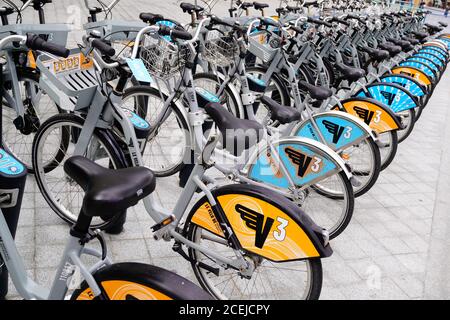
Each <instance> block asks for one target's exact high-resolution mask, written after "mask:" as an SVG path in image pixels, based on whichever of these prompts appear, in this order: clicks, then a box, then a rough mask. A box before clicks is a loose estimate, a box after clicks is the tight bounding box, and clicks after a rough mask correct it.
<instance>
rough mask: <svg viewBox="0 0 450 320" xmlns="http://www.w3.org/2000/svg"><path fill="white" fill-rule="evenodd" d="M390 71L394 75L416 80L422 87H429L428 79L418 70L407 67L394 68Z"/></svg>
mask: <svg viewBox="0 0 450 320" xmlns="http://www.w3.org/2000/svg"><path fill="white" fill-rule="evenodd" d="M391 71H392V73H394V74H405V75H407V76H410V77H412V78H414V79H416V80H417V81H419V83H420V84H422V85H425V86H429V85H431V81H430V79H429V78H428V77H427V76H426V75H425V73H423V72H421V71H419V70H416V69H412V68H408V67H395V68H393V69H392V70H391Z"/></svg>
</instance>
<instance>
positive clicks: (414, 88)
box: [381, 75, 425, 97]
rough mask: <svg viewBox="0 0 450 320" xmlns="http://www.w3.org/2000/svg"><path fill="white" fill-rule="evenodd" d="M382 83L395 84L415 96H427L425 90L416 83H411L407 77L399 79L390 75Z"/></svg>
mask: <svg viewBox="0 0 450 320" xmlns="http://www.w3.org/2000/svg"><path fill="white" fill-rule="evenodd" d="M381 82H385V83H395V84H398V85H399V86H402V87H403V88H405V89H406V90H408V91H409V92H410V93H411V94H412V95H413V96H416V97H422V96H424V95H425V92H424V90H423V89H422V88H421V87H420V86H419V85H417V83H415V82H414V81H411V80H410V79H408V78H405V77H398V76H396V75H390V76H387V77H384V78H382V79H381Z"/></svg>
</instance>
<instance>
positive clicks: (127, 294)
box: [70, 263, 211, 300]
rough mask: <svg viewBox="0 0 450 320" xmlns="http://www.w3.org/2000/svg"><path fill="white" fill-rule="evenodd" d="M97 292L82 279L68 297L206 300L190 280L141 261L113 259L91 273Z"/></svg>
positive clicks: (207, 296) (203, 292)
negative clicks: (97, 288) (129, 261)
mask: <svg viewBox="0 0 450 320" xmlns="http://www.w3.org/2000/svg"><path fill="white" fill-rule="evenodd" d="M94 276H95V280H96V281H97V284H98V286H99V287H100V290H101V294H100V296H98V297H94V293H93V292H92V290H91V288H90V287H89V285H88V283H87V282H86V281H83V282H82V283H81V285H80V287H79V288H78V289H76V290H75V291H74V292H73V293H72V296H71V298H70V300H93V299H96V300H209V299H211V296H210V295H208V294H207V293H206V292H205V291H203V290H202V289H201V288H199V287H198V286H196V285H195V284H193V283H192V282H191V281H189V280H187V279H185V278H183V277H181V276H179V275H177V274H175V273H173V272H170V271H168V270H165V269H162V268H159V267H156V266H152V265H146V264H142V263H116V264H112V265H109V266H106V267H104V268H102V269H100V270H99V271H97V272H96V273H95V274H94Z"/></svg>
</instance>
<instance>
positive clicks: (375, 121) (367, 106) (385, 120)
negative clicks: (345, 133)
mask: <svg viewBox="0 0 450 320" xmlns="http://www.w3.org/2000/svg"><path fill="white" fill-rule="evenodd" d="M342 106H343V107H344V109H345V111H346V112H347V113H349V114H351V115H354V116H355V117H358V118H360V119H361V120H363V121H364V122H365V123H366V124H367V125H369V126H370V128H371V129H372V130H374V131H375V132H376V133H384V132H388V131H392V130H397V129H399V127H398V125H397V123H396V122H395V120H394V119H393V118H392V116H391V115H390V114H389V113H388V112H387V111H386V110H383V109H382V108H380V107H379V106H377V105H376V104H374V103H372V102H369V101H364V100H357V101H355V100H351V101H347V102H345V103H343V104H342Z"/></svg>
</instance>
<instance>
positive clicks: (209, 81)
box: [194, 73, 244, 118]
mask: <svg viewBox="0 0 450 320" xmlns="http://www.w3.org/2000/svg"><path fill="white" fill-rule="evenodd" d="M221 83H222V80H221V79H220V77H218V76H216V75H214V74H212V73H197V74H195V75H194V84H195V85H194V86H195V87H196V88H197V87H199V88H203V89H205V90H207V91H208V92H210V93H212V94H214V95H216V96H217V97H218V98H219V100H220V104H221V105H223V106H224V107H225V108H227V110H228V111H229V112H231V113H232V114H233V115H235V116H236V117H238V118H242V117H244V114H243V113H244V110H241V108H240V107H239V103H238V101H240V99H241V97H240V96H239V95H238V96H236V95H235V94H234V93H233V91H232V90H231V88H230V87H229V86H228V85H227V86H225V88H224V90H223V92H222V93H221V94H219V92H218V91H219V89H220V86H221Z"/></svg>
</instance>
